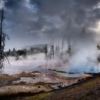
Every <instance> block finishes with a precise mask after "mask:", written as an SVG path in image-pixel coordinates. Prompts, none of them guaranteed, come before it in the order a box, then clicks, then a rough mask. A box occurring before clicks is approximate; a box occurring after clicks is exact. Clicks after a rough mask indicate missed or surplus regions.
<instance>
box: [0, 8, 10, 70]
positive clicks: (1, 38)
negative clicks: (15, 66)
mask: <svg viewBox="0 0 100 100" xmlns="http://www.w3.org/2000/svg"><path fill="white" fill-rule="evenodd" d="M3 21H4V9H1V12H0V70H2V67H3V62H4V59H5V57H6V54H5V52H4V47H5V38H6V37H7V38H9V37H8V36H7V35H6V34H5V33H3Z"/></svg>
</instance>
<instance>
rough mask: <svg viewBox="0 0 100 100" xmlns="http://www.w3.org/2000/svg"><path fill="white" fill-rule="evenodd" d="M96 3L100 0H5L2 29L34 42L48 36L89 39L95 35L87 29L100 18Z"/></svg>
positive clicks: (94, 24)
mask: <svg viewBox="0 0 100 100" xmlns="http://www.w3.org/2000/svg"><path fill="white" fill-rule="evenodd" d="M99 2H100V0H29V1H28V0H20V1H19V0H5V3H4V6H5V17H6V21H5V22H6V23H7V25H6V26H5V31H6V32H7V33H8V34H10V35H12V34H15V35H17V36H18V37H20V36H23V38H25V39H23V41H24V40H26V41H29V42H28V43H30V42H32V43H34V44H35V43H37V42H39V41H41V40H44V41H45V40H48V38H49V39H52V38H55V39H56V38H59V39H60V38H61V39H62V38H65V39H66V40H67V39H68V38H70V39H72V40H73V39H74V40H77V41H82V42H83V41H86V40H91V39H94V38H95V33H94V32H93V31H90V30H89V28H90V27H96V26H97V22H98V21H99V20H100V8H99V7H97V5H98V4H99ZM83 29H85V30H86V33H87V35H85V34H84V32H83V31H82V30H83ZM9 30H10V31H9ZM27 34H28V35H27ZM18 37H17V38H18ZM30 38H33V41H32V39H30ZM36 38H37V39H36ZM16 40H17V39H16ZM23 45H25V44H24V43H23Z"/></svg>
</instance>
